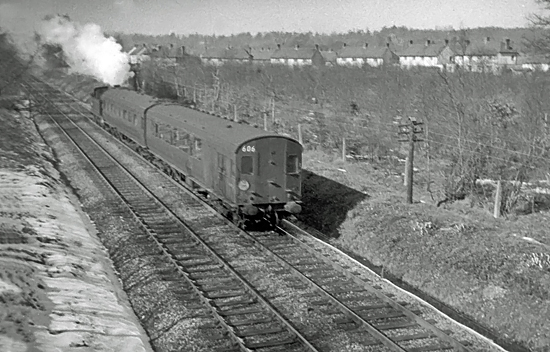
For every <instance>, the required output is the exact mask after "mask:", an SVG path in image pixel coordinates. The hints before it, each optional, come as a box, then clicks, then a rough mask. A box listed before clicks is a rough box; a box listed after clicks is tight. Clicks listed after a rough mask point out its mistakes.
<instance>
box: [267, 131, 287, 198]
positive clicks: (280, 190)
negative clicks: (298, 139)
mask: <svg viewBox="0 0 550 352" xmlns="http://www.w3.org/2000/svg"><path fill="white" fill-rule="evenodd" d="M268 143H269V148H268V150H269V155H268V158H267V160H265V164H264V165H265V170H266V174H265V175H264V177H265V179H266V181H267V182H266V186H267V195H268V197H269V202H274V203H278V202H286V190H285V177H284V174H283V173H284V165H285V144H286V139H283V138H270V139H269V142H268Z"/></svg>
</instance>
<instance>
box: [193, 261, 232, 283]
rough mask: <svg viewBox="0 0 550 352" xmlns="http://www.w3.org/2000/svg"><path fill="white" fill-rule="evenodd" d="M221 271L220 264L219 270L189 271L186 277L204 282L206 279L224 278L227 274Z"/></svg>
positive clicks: (221, 266)
mask: <svg viewBox="0 0 550 352" xmlns="http://www.w3.org/2000/svg"><path fill="white" fill-rule="evenodd" d="M222 269H223V265H221V264H220V265H219V268H217V269H216V268H214V269H207V270H196V271H189V272H188V276H187V277H189V278H190V279H191V280H206V279H220V278H226V277H227V273H226V272H225V271H224V270H222ZM212 274H213V275H212ZM199 275H200V276H199Z"/></svg>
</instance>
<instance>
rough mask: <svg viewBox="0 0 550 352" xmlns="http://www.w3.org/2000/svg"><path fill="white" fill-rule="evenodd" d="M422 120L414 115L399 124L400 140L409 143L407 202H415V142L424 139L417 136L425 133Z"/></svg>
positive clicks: (406, 178) (406, 175) (406, 173)
mask: <svg viewBox="0 0 550 352" xmlns="http://www.w3.org/2000/svg"><path fill="white" fill-rule="evenodd" d="M422 125H423V123H422V122H419V121H417V120H416V118H414V117H410V116H409V118H408V121H403V123H401V124H399V132H398V134H399V137H400V138H399V142H408V143H409V156H408V157H407V165H406V166H405V171H406V172H405V181H406V184H407V203H409V204H412V202H413V170H414V143H415V142H422V139H419V138H418V137H417V134H419V133H423V132H424V131H423V129H422Z"/></svg>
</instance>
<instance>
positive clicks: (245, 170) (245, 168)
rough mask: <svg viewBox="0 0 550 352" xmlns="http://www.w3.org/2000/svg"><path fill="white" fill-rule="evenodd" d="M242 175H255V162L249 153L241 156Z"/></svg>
mask: <svg viewBox="0 0 550 352" xmlns="http://www.w3.org/2000/svg"><path fill="white" fill-rule="evenodd" d="M241 175H254V163H253V161H252V157H251V156H249V155H245V156H242V157H241Z"/></svg>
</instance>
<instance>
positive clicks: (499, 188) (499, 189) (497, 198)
mask: <svg viewBox="0 0 550 352" xmlns="http://www.w3.org/2000/svg"><path fill="white" fill-rule="evenodd" d="M500 203H502V182H501V181H500V180H499V181H498V182H497V190H496V192H495V208H494V210H493V217H495V218H500Z"/></svg>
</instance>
